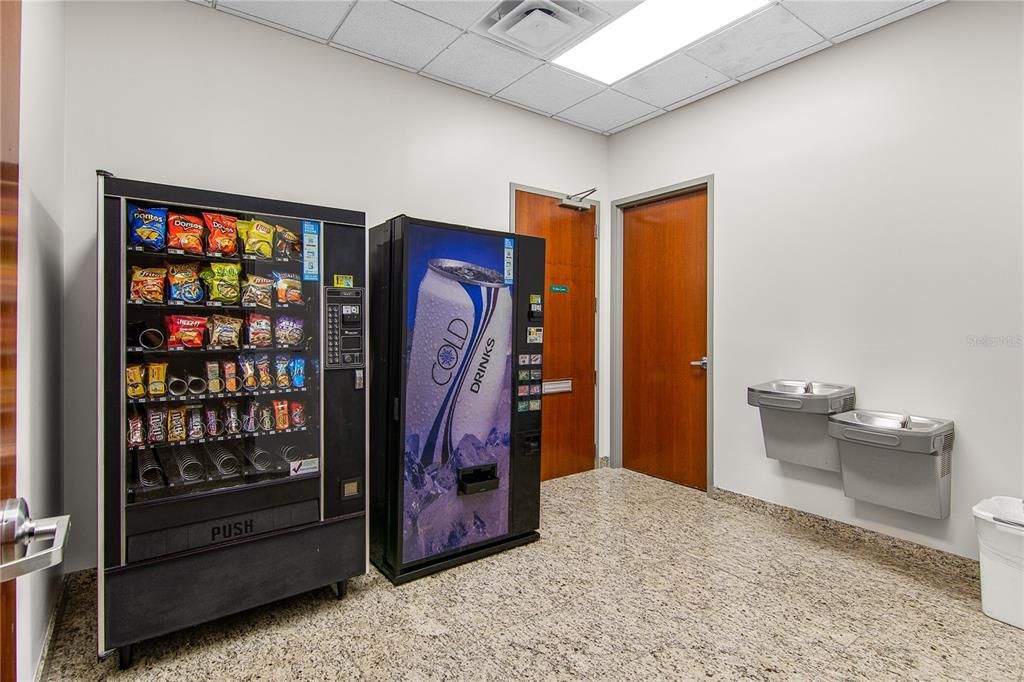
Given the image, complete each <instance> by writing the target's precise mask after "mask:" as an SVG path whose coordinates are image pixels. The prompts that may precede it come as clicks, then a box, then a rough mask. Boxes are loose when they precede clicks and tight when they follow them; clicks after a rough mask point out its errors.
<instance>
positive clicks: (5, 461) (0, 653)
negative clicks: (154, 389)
mask: <svg viewBox="0 0 1024 682" xmlns="http://www.w3.org/2000/svg"><path fill="white" fill-rule="evenodd" d="M0 59H2V63H0V500H6V499H7V498H9V497H14V496H15V493H14V475H15V471H14V465H15V452H14V444H15V404H16V401H15V393H16V387H17V382H16V381H15V367H16V362H17V353H16V351H17V328H16V327H17V320H18V150H19V145H18V130H19V125H20V124H19V121H20V106H21V3H20V2H18V1H17V0H0ZM14 594H15V590H14V581H13V580H10V581H8V582H6V583H3V584H2V585H0V681H2V682H8V681H9V680H10V681H12V682H13V680H14V679H16V677H17V669H16V659H17V656H16V653H15V603H14Z"/></svg>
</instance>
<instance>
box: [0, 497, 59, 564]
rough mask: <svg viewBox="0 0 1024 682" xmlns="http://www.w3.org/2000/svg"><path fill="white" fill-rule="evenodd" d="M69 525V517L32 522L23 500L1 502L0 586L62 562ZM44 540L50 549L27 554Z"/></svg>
mask: <svg viewBox="0 0 1024 682" xmlns="http://www.w3.org/2000/svg"><path fill="white" fill-rule="evenodd" d="M69 525H71V517H70V516H68V515H64V516H54V517H52V518H48V519H36V520H33V519H32V517H31V516H29V513H28V505H26V504H25V500H23V499H21V498H12V499H9V500H4V501H3V509H2V512H0V582H7V581H8V580H13V579H14V578H17V577H20V576H23V575H25V574H27V573H33V572H35V571H41V570H43V569H47V568H50V567H52V566H56V565H57V564H59V563H60V562H61V561H63V559H64V544H65V542H66V541H67V537H68V526H69ZM43 540H50V541H52V542H51V545H50V546H49V547H48V548H46V549H43V550H40V551H38V552H36V553H35V554H28V546H29V545H30V544H31V543H33V542H35V541H43Z"/></svg>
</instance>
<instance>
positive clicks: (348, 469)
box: [98, 172, 367, 666]
mask: <svg viewBox="0 0 1024 682" xmlns="http://www.w3.org/2000/svg"><path fill="white" fill-rule="evenodd" d="M98 201H99V210H98V213H99V215H98V229H99V256H98V259H99V262H98V273H99V280H100V281H99V291H98V295H99V330H98V333H99V355H100V357H99V386H98V389H99V394H98V398H99V414H98V419H99V421H98V424H99V429H98V432H99V433H98V440H99V442H98V456H99V457H98V459H99V461H98V467H99V472H98V480H99V499H100V504H99V509H100V519H99V571H98V589H99V595H98V597H99V599H98V606H99V614H98V623H99V633H98V641H99V653H100V655H106V654H107V653H110V652H111V651H113V650H114V649H118V650H119V653H120V655H121V664H122V666H127V665H129V664H130V661H131V652H132V645H133V644H135V643H136V642H139V641H141V640H144V639H148V638H151V637H156V636H158V635H163V634H165V633H168V632H172V631H174V630H179V629H181V628H185V627H188V626H192V625H196V624H198V623H201V622H204V621H208V620H211V619H214V618H218V617H221V616H224V615H227V614H230V613H234V612H237V611H242V610H244V609H248V608H252V607H254V606H258V605H261V604H265V603H268V602H272V601H275V600H277V599H281V598H284V597H288V596H291V595H294V594H298V593H300V592H305V591H308V590H312V589H316V588H320V587H324V586H327V585H333V586H335V587H336V588H337V589H338V592H339V594H342V593H343V592H344V585H345V580H346V579H348V578H350V577H353V576H356V575H361V574H362V573H364V572H365V570H366V565H367V564H366V490H365V482H366V456H367V450H366V414H367V413H366V401H367V391H366V390H365V388H364V383H365V372H366V360H367V347H366V334H365V314H364V311H365V310H366V302H365V300H364V292H365V286H366V281H365V272H366V249H365V244H366V241H365V240H366V227H365V216H364V214H363V213H360V212H357V211H346V210H339V209H333V208H324V207H321V206H307V205H303V204H296V203H290V202H285V201H274V200H271V199H261V198H256V197H247V196H240V195H236V194H224V193H220V192H210V191H205V190H197V189H188V188H184V187H173V186H169V185H159V184H154V183H149V182H139V181H135V180H124V179H120V178H114V177H112V176H110V175H109V174H107V173H104V172H100V173H99V174H98Z"/></svg>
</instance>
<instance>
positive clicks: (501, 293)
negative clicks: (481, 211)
mask: <svg viewBox="0 0 1024 682" xmlns="http://www.w3.org/2000/svg"><path fill="white" fill-rule="evenodd" d="M511 332H512V297H511V295H510V294H509V287H508V285H506V284H505V283H504V281H503V279H502V276H501V274H500V273H499V272H497V271H495V270H492V269H490V268H484V267H480V266H477V265H474V264H472V263H467V262H464V261H456V260H448V259H442V258H436V259H432V260H431V261H430V262H429V264H428V268H427V274H426V276H425V277H424V278H423V281H422V283H421V284H420V290H419V296H418V298H417V301H416V327H415V330H414V332H413V340H412V351H411V354H410V359H409V378H408V384H407V386H408V388H407V391H408V394H409V395H410V396H414V397H415V403H413V402H411V401H410V403H409V405H408V407H407V413H406V433H407V434H408V439H411V440H412V441H413V442H414V443H415V445H416V446H417V449H418V452H419V461H420V464H422V465H423V466H424V467H427V468H430V467H432V466H435V465H444V464H447V462H448V460H449V458H450V457H451V456H452V454H453V453H454V452H455V450H456V449H457V448H458V446H459V444H460V443H461V442H462V439H463V438H464V437H465V436H466V435H467V434H473V435H477V436H478V437H479V436H481V435H483V436H486V435H487V434H489V433H490V432H491V431H492V430H493V429H494V428H495V427H496V420H497V416H498V415H497V412H498V406H499V403H500V400H501V394H502V389H503V388H505V387H506V386H507V382H506V381H505V379H506V376H505V374H506V371H505V370H506V368H505V359H506V356H507V355H508V347H509V342H510V341H511Z"/></svg>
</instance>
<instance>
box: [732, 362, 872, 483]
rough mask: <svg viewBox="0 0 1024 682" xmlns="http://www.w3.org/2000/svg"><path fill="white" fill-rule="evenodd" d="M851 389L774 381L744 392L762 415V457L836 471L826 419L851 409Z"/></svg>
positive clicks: (835, 451)
mask: <svg viewBox="0 0 1024 682" xmlns="http://www.w3.org/2000/svg"><path fill="white" fill-rule="evenodd" d="M856 400H857V398H856V392H855V390H854V387H853V386H846V385H844V384H830V383H825V382H821V381H792V380H787V379H777V380H775V381H769V382H767V383H763V384H758V385H756V386H750V387H748V388H747V404H748V405H753V406H754V407H757V408H759V409H760V411H761V431H762V432H763V433H764V450H765V454H766V455H768V457H771V458H772V459H777V460H780V461H783V462H791V463H793V464H802V465H803V466H808V467H814V468H816V469H824V470H826V471H839V448H838V447H837V444H836V441H835V440H833V439H831V438H829V436H828V418H829V415H831V414H835V413H837V412H843V411H846V410H850V409H853V406H854V405H855V404H856Z"/></svg>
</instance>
